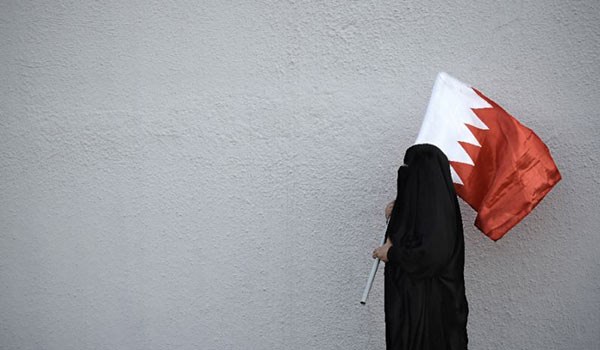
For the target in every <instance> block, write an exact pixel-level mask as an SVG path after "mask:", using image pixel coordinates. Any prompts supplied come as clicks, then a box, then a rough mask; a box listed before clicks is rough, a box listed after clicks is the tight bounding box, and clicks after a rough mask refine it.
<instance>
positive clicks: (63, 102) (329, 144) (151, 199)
mask: <svg viewBox="0 0 600 350" xmlns="http://www.w3.org/2000/svg"><path fill="white" fill-rule="evenodd" d="M599 22H600V2H598V1H592V0H589V1H580V2H573V3H570V2H566V1H561V2H539V1H538V2H533V1H531V2H523V1H514V0H512V1H498V2H491V1H487V2H483V1H478V2H472V1H462V2H455V3H453V4H451V5H450V4H443V3H442V2H435V4H434V3H433V2H432V3H431V4H423V2H421V1H415V2H413V3H409V2H399V1H388V2H386V3H381V2H367V1H355V2H349V1H328V2H326V4H325V2H316V1H315V2H304V1H279V2H268V1H257V2H254V3H252V4H251V3H250V2H241V1H240V2H238V3H237V4H233V3H229V2H226V1H214V2H212V3H208V2H197V1H190V2H164V1H156V2H150V1H114V2H112V3H109V2H106V1H94V2H83V1H72V2H68V1H55V2H53V3H50V2H30V1H2V3H1V4H0V33H1V35H0V186H1V187H0V193H2V195H1V196H0V348H2V349H60V350H67V349H302V350H303V349H383V348H384V336H385V334H384V314H383V278H382V275H381V274H380V275H378V277H377V279H376V281H375V287H374V289H373V291H372V294H371V297H370V300H369V303H368V304H367V305H366V306H362V305H360V304H359V302H358V301H359V299H360V296H361V294H362V291H363V287H364V283H365V282H366V278H367V274H368V271H369V269H370V267H371V262H372V259H371V258H370V254H371V251H372V250H373V248H374V247H375V246H376V244H377V242H378V240H379V237H380V235H381V234H382V232H383V230H384V229H385V220H384V216H383V209H384V207H385V205H386V204H387V203H388V202H389V201H390V200H392V199H393V198H394V196H395V181H396V178H395V176H396V171H397V167H398V166H399V165H400V163H401V160H402V156H403V155H404V150H405V149H406V148H407V147H408V146H409V145H410V144H411V143H412V142H413V140H414V138H415V136H416V133H417V130H418V128H419V126H420V122H421V118H422V116H423V114H424V111H425V108H426V106H427V101H428V99H429V93H430V91H431V88H432V86H433V82H434V79H435V76H436V74H437V72H439V71H440V70H444V71H446V72H448V73H449V74H451V75H453V76H455V77H457V78H459V79H461V80H463V81H466V82H468V83H471V84H473V85H474V86H475V87H477V88H479V89H480V90H481V91H483V92H484V93H485V94H487V95H488V96H489V97H491V98H492V99H494V100H495V101H496V102H498V103H499V104H500V105H502V106H503V107H505V108H506V109H507V110H508V111H509V112H510V113H512V114H513V115H514V116H515V117H516V118H518V119H519V120H520V121H521V122H522V123H524V124H525V125H527V126H529V127H530V128H532V129H533V130H535V131H536V133H537V134H538V135H539V136H540V137H541V138H542V139H543V140H544V141H545V142H546V143H547V145H548V146H549V148H550V149H551V151H552V155H553V157H554V159H555V161H556V163H557V165H558V167H559V169H560V171H561V174H562V175H563V180H562V181H561V182H560V183H559V184H558V185H557V186H556V187H555V188H554V189H553V190H552V191H551V192H550V193H549V194H548V196H547V197H546V198H545V199H544V200H543V201H542V203H541V204H540V205H539V206H538V207H537V208H536V209H535V211H534V212H533V213H532V214H531V215H530V216H528V217H527V218H526V219H525V220H524V221H523V222H522V223H520V224H519V225H518V226H517V227H515V228H514V229H513V230H512V231H511V232H509V233H508V235H507V236H505V237H504V238H502V239H501V240H500V241H498V242H495V243H494V242H493V241H491V240H490V239H488V238H487V237H485V236H484V235H483V234H482V233H480V232H479V231H477V230H476V229H475V228H474V227H473V220H474V213H473V212H472V210H471V209H470V208H468V207H467V206H466V205H463V213H464V214H463V216H464V225H465V239H466V261H467V262H466V268H465V277H466V284H467V293H468V294H467V298H468V301H469V306H470V314H469V325H468V332H469V345H470V348H472V349H595V348H598V347H600V334H599V333H598V325H599V324H600V243H599V239H598V228H599V224H600V218H599V215H598V207H599V205H600V203H599V198H600V196H599V195H600V193H599V183H600V182H599V181H598V172H599V170H600V167H599V156H598V152H599V151H600V142H599V139H600V138H599V137H598V131H599V124H600V122H599V121H598V120H599V115H598V111H599V110H600V99H599V97H600V95H599V93H600V88H599V84H598V81H599V79H600V69H599V67H600V65H599V58H600V26H599V25H598V23H599ZM463 204H464V203H463ZM380 271H381V270H380Z"/></svg>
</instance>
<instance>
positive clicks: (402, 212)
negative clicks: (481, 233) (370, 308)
mask: <svg viewBox="0 0 600 350" xmlns="http://www.w3.org/2000/svg"><path fill="white" fill-rule="evenodd" d="M390 206H391V207H392V210H391V214H390V221H389V224H388V227H387V231H386V236H387V239H386V243H385V245H383V246H381V247H379V248H377V249H375V250H374V251H373V257H374V258H380V259H381V260H383V261H384V262H385V263H386V264H385V272H384V273H385V288H384V291H385V323H386V349H387V350H400V349H402V350H424V349H427V350H437V349H440V350H441V349H444V350H445V349H452V350H457V349H461V350H464V349H467V343H468V339H467V317H468V311H469V310H468V304H467V299H466V295H465V285H464V275H463V272H464V239H463V228H462V219H461V215H460V208H459V205H458V200H457V197H456V192H455V190H454V185H453V183H452V179H451V176H450V164H449V163H448V158H447V157H446V155H444V153H443V152H442V151H441V150H440V149H439V148H438V147H436V146H434V145H431V144H416V145H412V146H411V147H409V148H408V149H407V150H406V154H405V156H404V165H403V166H401V167H400V168H399V169H398V193H397V196H396V200H395V202H394V203H393V204H391V203H390V204H389V205H388V208H389V207H390Z"/></svg>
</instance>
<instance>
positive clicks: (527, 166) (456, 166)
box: [415, 72, 561, 241]
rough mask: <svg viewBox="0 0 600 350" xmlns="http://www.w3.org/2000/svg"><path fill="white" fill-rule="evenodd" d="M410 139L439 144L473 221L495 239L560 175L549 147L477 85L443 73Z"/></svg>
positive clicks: (542, 194) (512, 224) (559, 177)
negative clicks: (477, 87)
mask: <svg viewBox="0 0 600 350" xmlns="http://www.w3.org/2000/svg"><path fill="white" fill-rule="evenodd" d="M415 143H430V144H433V145H436V146H438V147H439V148H440V149H441V150H442V151H443V152H444V153H445V154H446V156H447V157H448V160H449V161H450V172H451V174H452V180H453V182H454V187H455V188H456V192H457V194H458V196H459V197H461V198H462V199H463V200H464V201H465V202H467V203H468V204H469V205H470V206H471V207H472V208H473V209H475V210H476V211H477V218H476V220H475V226H477V228H479V229H480V230H481V231H482V232H483V233H484V234H485V235H487V236H488V237H489V238H491V239H492V240H494V241H497V240H499V239H500V238H502V236H504V234H506V232H508V231H509V230H510V229H511V228H512V227H513V226H515V225H516V224H517V223H518V222H519V221H521V220H522V219H523V218H524V217H525V216H526V215H527V214H529V213H530V212H531V211H532V210H533V208H535V206H536V205H537V204H538V203H539V202H540V201H541V200H542V198H544V196H545V195H546V194H547V193H548V192H549V191H550V190H551V189H552V187H553V186H554V185H555V184H556V183H557V182H558V181H560V179H561V175H560V173H559V172H558V169H557V167H556V164H554V161H553V160H552V157H551V156H550V151H549V150H548V147H546V145H545V144H544V143H543V142H542V140H541V139H540V138H539V137H538V136H537V135H536V134H535V133H534V132H533V131H532V130H531V129H529V128H527V127H526V126H524V125H523V124H521V123H520V122H519V121H518V120H516V119H515V118H514V117H513V116H511V115H510V114H508V112H506V111H505V110H504V109H503V108H502V107H500V106H499V105H498V104H497V103H495V102H494V101H492V100H491V99H489V98H488V97H486V96H485V95H484V94H482V93H481V92H480V91H479V90H477V89H475V88H473V87H471V86H469V85H467V84H465V83H463V82H461V81H459V80H457V79H456V78H454V77H452V76H450V75H449V74H447V73H445V72H440V73H439V74H438V76H437V78H436V81H435V84H434V86H433V90H432V93H431V98H430V100H429V104H428V106H427V111H426V113H425V118H424V119H423V124H422V125H421V129H420V131H419V135H418V137H417V140H416V142H415Z"/></svg>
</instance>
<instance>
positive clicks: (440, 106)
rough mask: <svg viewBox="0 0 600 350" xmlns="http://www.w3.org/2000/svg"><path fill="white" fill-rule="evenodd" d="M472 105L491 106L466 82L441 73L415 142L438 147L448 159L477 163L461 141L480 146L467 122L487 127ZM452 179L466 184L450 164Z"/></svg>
mask: <svg viewBox="0 0 600 350" xmlns="http://www.w3.org/2000/svg"><path fill="white" fill-rule="evenodd" d="M473 108H492V106H491V105H490V104H489V103H488V102H487V101H485V100H484V99H482V98H481V97H480V96H479V95H477V93H476V92H475V91H474V90H473V89H472V88H471V87H470V86H469V85H467V84H465V83H463V82H461V81H460V80H458V79H456V78H454V77H452V76H450V75H448V74H447V73H445V72H440V73H438V75H437V78H436V80H435V84H434V86H433V89H432V91H431V98H430V99H429V104H428V105H427V111H426V112H425V118H423V123H422V125H421V129H420V130H419V135H418V136H417V139H416V141H415V144H418V143H430V144H433V145H436V146H438V147H439V148H440V149H441V150H442V151H443V152H444V153H445V154H446V156H447V157H448V160H450V161H453V162H460V163H465V164H469V165H472V166H474V165H475V163H474V161H473V159H471V157H470V156H469V154H468V153H467V152H466V151H465V149H464V148H463V147H462V146H461V145H460V143H459V141H462V142H466V143H469V144H472V145H475V146H478V147H481V145H480V144H479V142H478V141H477V139H476V138H475V136H474V135H473V133H472V132H471V130H469V128H468V127H467V126H466V124H469V125H472V126H474V127H476V128H478V129H483V130H487V129H488V127H487V125H485V124H484V123H483V122H482V121H481V119H479V118H478V117H477V115H475V113H474V112H473V110H472V109H473ZM450 171H451V174H452V180H453V181H454V182H455V183H458V184H463V181H462V180H461V179H460V177H459V176H458V174H457V173H456V171H455V170H454V168H452V166H451V167H450Z"/></svg>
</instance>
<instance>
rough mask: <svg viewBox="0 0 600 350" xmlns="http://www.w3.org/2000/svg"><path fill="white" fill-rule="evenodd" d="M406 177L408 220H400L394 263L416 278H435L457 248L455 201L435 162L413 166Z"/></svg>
mask: <svg viewBox="0 0 600 350" xmlns="http://www.w3.org/2000/svg"><path fill="white" fill-rule="evenodd" d="M411 167H412V170H411V171H410V173H409V175H408V177H407V179H406V187H405V194H404V196H403V199H402V200H404V203H402V204H403V205H402V207H403V208H402V210H406V211H407V213H405V214H406V216H404V218H405V219H404V222H403V223H402V224H400V223H398V225H400V226H398V229H399V230H401V231H405V232H402V234H401V235H400V236H401V238H400V239H399V240H397V242H394V244H393V245H392V246H391V247H390V248H389V250H388V253H387V257H388V262H389V263H390V264H396V265H398V266H399V268H400V269H402V270H404V271H405V272H406V273H408V274H410V275H413V276H414V277H416V278H418V277H431V276H434V275H435V274H436V273H437V272H438V271H440V269H441V268H443V267H444V266H445V265H446V263H447V262H448V260H449V259H450V257H451V256H452V253H453V251H454V249H455V243H456V234H457V231H456V213H455V210H457V208H455V201H454V200H453V198H452V196H453V195H454V196H455V194H454V193H452V192H449V190H448V186H447V184H446V182H445V179H444V176H443V173H442V172H441V171H440V169H439V167H437V168H436V167H435V164H434V163H432V162H429V163H427V162H423V164H418V165H417V164H415V166H411ZM399 199H400V198H399Z"/></svg>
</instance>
